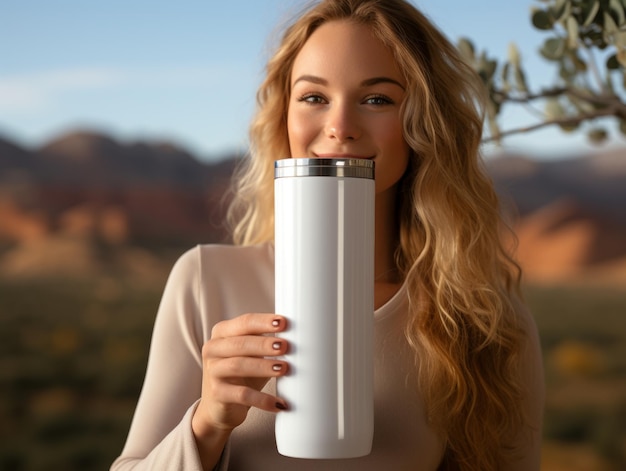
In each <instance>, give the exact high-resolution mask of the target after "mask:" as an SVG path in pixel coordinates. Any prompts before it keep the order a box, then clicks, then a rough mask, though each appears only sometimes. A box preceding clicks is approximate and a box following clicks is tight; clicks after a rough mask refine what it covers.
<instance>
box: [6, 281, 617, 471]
mask: <svg viewBox="0 0 626 471" xmlns="http://www.w3.org/2000/svg"><path fill="white" fill-rule="evenodd" d="M157 284H158V286H156V285H157ZM162 287H163V284H162V283H161V284H159V283H155V286H153V287H150V286H145V285H144V286H142V285H137V284H136V283H130V282H128V281H125V280H122V279H117V278H99V279H96V280H84V281H81V282H77V281H67V280H65V281H64V280H55V281H47V282H43V281H38V282H25V281H23V282H19V281H8V280H0V469H2V470H7V471H11V470H15V471H22V470H24V471H31V470H44V469H45V470H48V469H63V470H67V471H71V470H81V471H83V470H91V469H108V466H109V465H110V463H111V462H112V460H113V459H114V458H115V457H116V456H117V455H118V453H119V452H120V451H121V448H122V446H123V444H124V439H125V436H126V433H127V431H128V427H129V425H130V420H131V418H132V413H133V410H134V406H135V402H136V400H137V397H138V395H139V391H140V388H141V383H142V381H143V374H144V369H145V363H146V359H147V354H148V346H149V341H150V334H151V330H152V324H153V321H154V316H155V313H156V309H157V306H158V302H159V298H160V295H161V290H162ZM527 299H528V301H529V303H530V305H531V309H532V310H533V313H534V314H535V317H536V319H537V324H538V326H539V330H540V333H541V337H542V343H543V347H544V355H545V365H546V374H547V378H548V398H547V405H546V424H545V437H546V442H548V443H550V442H555V443H556V442H558V443H565V444H567V445H568V446H570V445H571V446H579V447H581V448H586V449H591V450H592V451H593V452H594V453H595V454H596V455H597V456H598V457H600V458H603V459H604V460H605V461H607V462H609V463H613V464H614V466H615V468H616V469H618V467H619V466H624V464H626V457H625V456H624V451H623V450H624V448H625V447H624V444H625V443H626V322H624V320H623V318H622V317H623V315H624V314H626V292H624V291H617V290H609V289H591V288H584V289H583V288H579V287H577V288H550V289H548V288H537V287H529V288H528V289H527ZM545 469H548V468H547V467H545Z"/></svg>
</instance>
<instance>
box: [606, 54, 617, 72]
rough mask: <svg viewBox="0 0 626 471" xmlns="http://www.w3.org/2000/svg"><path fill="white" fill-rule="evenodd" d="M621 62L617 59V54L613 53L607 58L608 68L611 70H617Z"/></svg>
mask: <svg viewBox="0 0 626 471" xmlns="http://www.w3.org/2000/svg"><path fill="white" fill-rule="evenodd" d="M619 67H620V64H619V62H618V60H617V54H613V55H612V56H611V57H609V58H608V59H607V60H606V68H607V69H609V70H617V69H619Z"/></svg>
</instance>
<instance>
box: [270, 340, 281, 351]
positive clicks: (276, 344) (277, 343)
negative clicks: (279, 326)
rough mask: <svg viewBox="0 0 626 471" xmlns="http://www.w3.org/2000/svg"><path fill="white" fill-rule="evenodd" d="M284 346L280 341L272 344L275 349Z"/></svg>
mask: <svg viewBox="0 0 626 471" xmlns="http://www.w3.org/2000/svg"><path fill="white" fill-rule="evenodd" d="M282 346H283V344H282V343H280V342H274V343H273V344H272V348H273V349H274V350H280V347H282Z"/></svg>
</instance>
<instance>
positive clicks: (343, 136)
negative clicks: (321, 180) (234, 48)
mask: <svg viewBox="0 0 626 471" xmlns="http://www.w3.org/2000/svg"><path fill="white" fill-rule="evenodd" d="M405 87H406V84H405V81H404V79H403V77H402V74H401V72H400V70H399V68H398V66H397V64H396V61H395V60H394V57H393V54H392V53H391V51H390V50H389V49H388V48H387V47H385V46H384V45H383V44H382V42H380V41H379V40H378V39H377V38H376V37H375V36H374V35H373V34H372V33H371V32H370V30H369V28H368V27H367V26H364V25H359V24H357V23H354V22H350V21H331V22H328V23H325V24H323V25H322V26H320V27H319V28H318V29H317V30H315V32H314V33H313V34H312V35H311V37H310V38H309V39H308V41H307V42H306V43H305V45H304V47H303V48H302V50H301V51H300V52H299V54H298V55H297V56H296V59H295V62H294V64H293V69H292V74H291V97H290V99H289V108H288V115H287V132H288V135H289V147H290V150H291V156H292V157H308V158H314V157H322V158H324V157H325V158H338V157H350V158H360V159H370V160H374V162H375V163H376V192H377V193H380V192H383V191H385V190H388V189H389V188H391V187H393V186H394V185H395V184H396V183H397V182H398V180H399V179H400V177H401V176H402V175H403V173H404V171H405V170H406V167H407V163H408V158H409V146H408V145H407V143H406V141H405V140H404V137H403V133H402V117H401V115H400V105H401V103H402V100H403V98H404V95H405Z"/></svg>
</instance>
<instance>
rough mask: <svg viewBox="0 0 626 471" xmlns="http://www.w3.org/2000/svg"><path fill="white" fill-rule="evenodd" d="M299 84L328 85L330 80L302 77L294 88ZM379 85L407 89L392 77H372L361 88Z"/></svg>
mask: <svg viewBox="0 0 626 471" xmlns="http://www.w3.org/2000/svg"><path fill="white" fill-rule="evenodd" d="M298 82H311V83H315V84H318V85H328V80H326V79H323V78H322V77H317V76H315V75H301V76H300V77H298V78H297V79H296V80H295V81H294V82H293V85H292V86H294V85H295V84H296V83H298ZM379 83H391V84H393V85H397V86H398V87H400V88H401V89H402V90H404V89H405V88H404V85H402V84H401V83H400V82H398V81H397V80H395V79H392V78H390V77H372V78H369V79H366V80H363V81H362V82H361V86H362V87H371V86H373V85H378V84H379Z"/></svg>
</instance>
